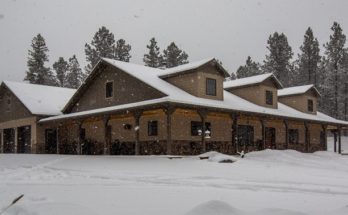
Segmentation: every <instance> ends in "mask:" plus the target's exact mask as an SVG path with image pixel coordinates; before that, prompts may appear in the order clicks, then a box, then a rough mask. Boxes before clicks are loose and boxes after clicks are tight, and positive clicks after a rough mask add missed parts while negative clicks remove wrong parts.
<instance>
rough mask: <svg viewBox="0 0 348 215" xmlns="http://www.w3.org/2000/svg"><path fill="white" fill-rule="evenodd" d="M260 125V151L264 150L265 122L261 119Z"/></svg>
mask: <svg viewBox="0 0 348 215" xmlns="http://www.w3.org/2000/svg"><path fill="white" fill-rule="evenodd" d="M260 123H261V133H262V149H263V150H264V149H266V127H265V121H264V120H263V119H261V120H260Z"/></svg>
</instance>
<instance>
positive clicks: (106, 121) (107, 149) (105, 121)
mask: <svg viewBox="0 0 348 215" xmlns="http://www.w3.org/2000/svg"><path fill="white" fill-rule="evenodd" d="M109 120H110V116H109V115H105V116H104V117H103V125H104V153H103V154H104V155H109V154H110V145H109V143H108V141H110V140H108V137H107V136H108V124H109Z"/></svg>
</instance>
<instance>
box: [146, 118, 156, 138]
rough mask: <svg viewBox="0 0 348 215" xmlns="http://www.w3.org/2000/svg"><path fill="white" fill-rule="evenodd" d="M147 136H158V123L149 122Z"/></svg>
mask: <svg viewBox="0 0 348 215" xmlns="http://www.w3.org/2000/svg"><path fill="white" fill-rule="evenodd" d="M147 134H148V136H157V134H158V123H157V121H149V122H148V123H147Z"/></svg>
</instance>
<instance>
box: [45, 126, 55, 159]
mask: <svg viewBox="0 0 348 215" xmlns="http://www.w3.org/2000/svg"><path fill="white" fill-rule="evenodd" d="M45 151H46V153H47V154H56V153H57V130H55V129H46V130H45Z"/></svg>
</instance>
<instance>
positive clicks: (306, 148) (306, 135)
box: [304, 122, 310, 152]
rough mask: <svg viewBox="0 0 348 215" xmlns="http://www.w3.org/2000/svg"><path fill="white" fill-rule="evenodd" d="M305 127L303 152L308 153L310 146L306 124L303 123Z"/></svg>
mask: <svg viewBox="0 0 348 215" xmlns="http://www.w3.org/2000/svg"><path fill="white" fill-rule="evenodd" d="M304 126H305V150H306V152H309V145H310V132H309V128H308V123H307V122H305V123H304Z"/></svg>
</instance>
